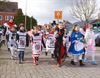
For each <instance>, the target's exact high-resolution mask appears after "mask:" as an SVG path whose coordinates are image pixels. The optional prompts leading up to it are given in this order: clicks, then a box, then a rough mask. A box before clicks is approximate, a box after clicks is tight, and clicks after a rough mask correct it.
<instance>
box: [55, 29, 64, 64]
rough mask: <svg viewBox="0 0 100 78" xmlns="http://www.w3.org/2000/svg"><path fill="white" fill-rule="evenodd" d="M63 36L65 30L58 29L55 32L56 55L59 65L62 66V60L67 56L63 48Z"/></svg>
mask: <svg viewBox="0 0 100 78" xmlns="http://www.w3.org/2000/svg"><path fill="white" fill-rule="evenodd" d="M63 36H64V28H62V29H59V28H57V29H56V32H55V38H56V41H55V50H54V55H55V58H56V59H57V63H58V64H59V65H61V64H62V58H63V57H64V55H65V50H64V46H63Z"/></svg>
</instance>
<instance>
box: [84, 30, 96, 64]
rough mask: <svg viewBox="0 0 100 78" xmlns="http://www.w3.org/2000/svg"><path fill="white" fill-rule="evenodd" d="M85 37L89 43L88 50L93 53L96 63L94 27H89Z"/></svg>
mask: <svg viewBox="0 0 100 78" xmlns="http://www.w3.org/2000/svg"><path fill="white" fill-rule="evenodd" d="M85 39H86V43H87V48H86V52H87V53H91V55H92V63H93V64H96V60H95V50H96V48H95V34H94V32H93V30H92V29H87V30H86V33H85Z"/></svg>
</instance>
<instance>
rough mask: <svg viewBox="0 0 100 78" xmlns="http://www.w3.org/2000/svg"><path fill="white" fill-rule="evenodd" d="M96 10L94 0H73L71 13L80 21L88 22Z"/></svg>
mask: <svg viewBox="0 0 100 78" xmlns="http://www.w3.org/2000/svg"><path fill="white" fill-rule="evenodd" d="M95 11H96V0H74V3H73V6H72V15H73V16H74V17H75V18H78V19H80V20H81V21H85V22H88V21H89V20H90V19H92V18H93V15H94V14H95Z"/></svg>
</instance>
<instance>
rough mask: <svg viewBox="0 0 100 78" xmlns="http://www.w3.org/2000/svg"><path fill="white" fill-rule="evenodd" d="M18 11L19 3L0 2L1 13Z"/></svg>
mask: <svg viewBox="0 0 100 78" xmlns="http://www.w3.org/2000/svg"><path fill="white" fill-rule="evenodd" d="M17 10H18V3H17V2H3V1H0V12H16V11H17Z"/></svg>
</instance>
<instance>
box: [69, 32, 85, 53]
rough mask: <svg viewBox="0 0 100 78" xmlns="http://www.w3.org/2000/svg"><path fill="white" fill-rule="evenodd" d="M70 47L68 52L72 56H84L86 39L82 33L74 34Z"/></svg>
mask: <svg viewBox="0 0 100 78" xmlns="http://www.w3.org/2000/svg"><path fill="white" fill-rule="evenodd" d="M70 41H71V44H70V47H69V50H68V52H69V53H71V54H72V55H81V54H84V44H83V41H84V38H83V35H82V34H81V33H80V32H72V34H71V37H70Z"/></svg>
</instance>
